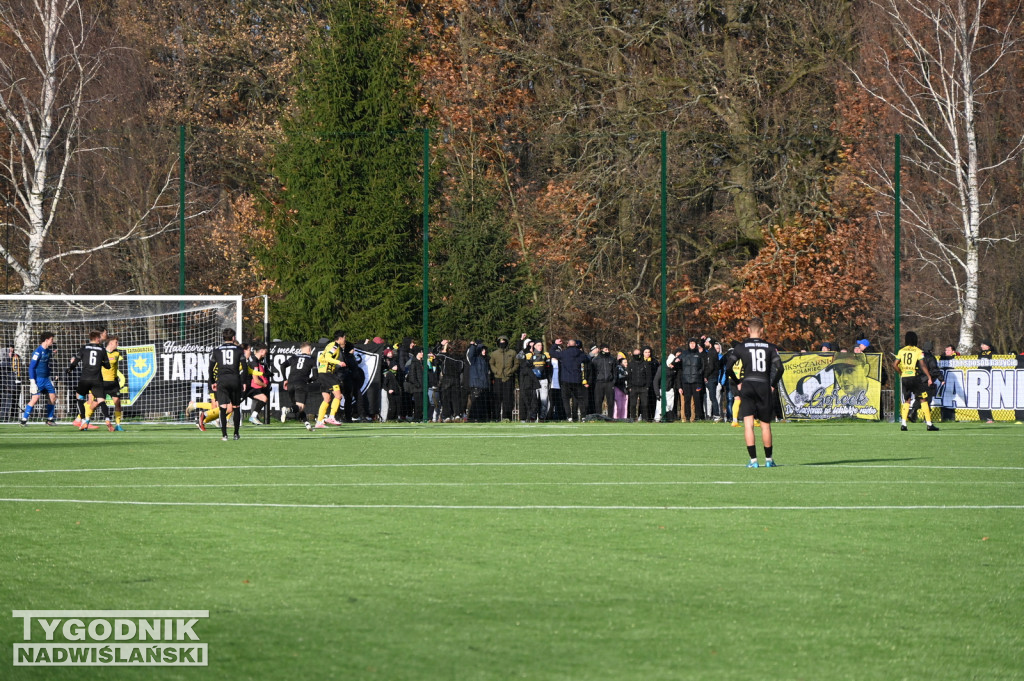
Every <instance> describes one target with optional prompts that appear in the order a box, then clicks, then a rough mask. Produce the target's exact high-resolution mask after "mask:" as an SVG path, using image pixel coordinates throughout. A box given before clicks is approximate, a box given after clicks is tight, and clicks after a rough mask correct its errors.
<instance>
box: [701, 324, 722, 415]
mask: <svg viewBox="0 0 1024 681" xmlns="http://www.w3.org/2000/svg"><path fill="white" fill-rule="evenodd" d="M715 345H716V343H715V340H714V339H713V338H710V337H709V338H705V339H704V395H705V398H704V399H705V402H704V407H705V409H704V415H705V418H712V419H714V421H715V423H718V422H719V421H721V420H722V411H721V403H720V400H719V399H718V385H719V383H718V379H719V376H720V374H721V373H722V363H721V361H719V358H718V350H716V349H715Z"/></svg>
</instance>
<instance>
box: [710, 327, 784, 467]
mask: <svg viewBox="0 0 1024 681" xmlns="http://www.w3.org/2000/svg"><path fill="white" fill-rule="evenodd" d="M747 332H748V333H749V337H748V338H747V339H746V340H744V341H742V342H740V343H738V344H736V346H735V347H734V348H733V353H732V355H731V356H730V357H729V359H728V361H727V362H726V365H725V371H726V373H727V374H728V376H729V377H730V378H731V379H732V380H734V381H735V382H736V386H737V387H738V388H739V395H740V410H739V411H740V414H739V415H740V417H741V418H742V419H743V435H744V438H745V440H746V443H747V454H749V455H750V463H749V464H747V466H748V467H749V468H757V467H758V464H757V444H756V441H755V439H754V419H758V420H760V421H761V442H762V444H763V445H764V457H765V465H766V466H767V467H768V468H772V467H774V466H775V459H773V458H772V423H771V421H772V416H773V411H774V410H773V404H772V400H773V393H774V392H775V387H774V386H775V384H776V383H778V381H779V379H780V378H782V373H783V372H784V371H785V367H783V365H782V358H781V357H779V350H778V348H776V347H775V346H774V345H773V344H771V343H768V342H766V341H764V340H761V334H763V333H764V322H762V321H761V320H760V319H759V318H757V317H754V318H753V319H751V320H750V321H749V322H747ZM738 362H742V366H743V378H742V379H741V378H740V377H739V376H737V375H736V373H735V368H736V364H737V363H738Z"/></svg>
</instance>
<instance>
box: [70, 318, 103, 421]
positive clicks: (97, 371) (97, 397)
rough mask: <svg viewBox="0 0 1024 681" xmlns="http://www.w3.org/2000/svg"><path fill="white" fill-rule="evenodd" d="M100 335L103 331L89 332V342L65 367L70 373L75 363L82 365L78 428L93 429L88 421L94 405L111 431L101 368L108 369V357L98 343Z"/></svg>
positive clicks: (79, 383)
mask: <svg viewBox="0 0 1024 681" xmlns="http://www.w3.org/2000/svg"><path fill="white" fill-rule="evenodd" d="M102 336H103V333H102V332H100V331H93V332H91V333H90V334H89V342H88V343H86V344H85V345H83V346H82V349H81V350H79V351H78V354H77V355H75V358H74V359H73V360H72V361H71V364H70V365H69V366H68V368H67V373H71V372H72V371H73V370H74V368H75V366H76V365H78V364H81V365H82V375H81V376H80V377H79V379H78V388H77V392H78V395H79V399H82V400H84V402H85V419H84V420H82V422H81V425H79V426H78V429H79V430H94V428H90V421H91V420H92V413H93V412H94V411H95V410H96V407H99V408H100V409H101V410H102V411H103V418H104V420H105V421H106V423H107V430H109V431H111V432H113V430H114V425H113V424H112V423H111V422H110V407H108V406H107V393H106V390H105V389H104V385H103V370H104V369H110V359H109V358H108V357H107V350H106V348H104V347H103V346H102V345H100V343H101V342H102V341H101V338H102ZM90 396H91V397H90Z"/></svg>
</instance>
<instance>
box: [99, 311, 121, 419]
mask: <svg viewBox="0 0 1024 681" xmlns="http://www.w3.org/2000/svg"><path fill="white" fill-rule="evenodd" d="M101 331H102V329H101ZM118 343H119V339H118V337H117V336H107V343H106V346H107V347H106V349H107V360H108V361H109V362H110V368H109V369H106V368H105V369H103V392H105V393H106V395H107V397H109V398H110V399H111V400H113V401H114V423H115V424H116V425H115V426H114V430H115V431H118V432H123V431H124V428H122V427H121V417H122V416H123V415H124V412H123V411H122V410H121V379H122V376H121V375H120V374H119V372H118V365H120V363H121V351H120V350H118V349H117V346H118Z"/></svg>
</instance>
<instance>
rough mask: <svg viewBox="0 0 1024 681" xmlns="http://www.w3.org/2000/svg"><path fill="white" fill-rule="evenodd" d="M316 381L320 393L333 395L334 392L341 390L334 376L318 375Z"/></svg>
mask: <svg viewBox="0 0 1024 681" xmlns="http://www.w3.org/2000/svg"><path fill="white" fill-rule="evenodd" d="M317 381H318V382H319V383H320V392H325V393H333V392H334V391H335V390H339V391H340V390H341V381H340V380H339V379H338V377H337V376H335V375H334V374H320V375H319V376H318V377H317Z"/></svg>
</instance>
